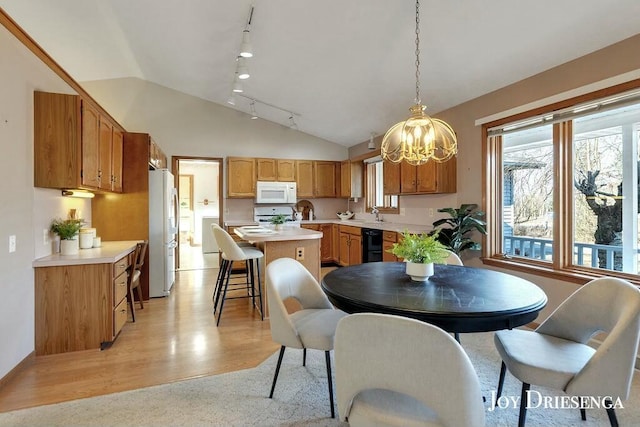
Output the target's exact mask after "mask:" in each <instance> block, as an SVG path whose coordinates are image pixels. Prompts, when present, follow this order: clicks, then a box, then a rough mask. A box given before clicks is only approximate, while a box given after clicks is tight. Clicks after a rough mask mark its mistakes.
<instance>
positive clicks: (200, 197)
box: [180, 162, 220, 245]
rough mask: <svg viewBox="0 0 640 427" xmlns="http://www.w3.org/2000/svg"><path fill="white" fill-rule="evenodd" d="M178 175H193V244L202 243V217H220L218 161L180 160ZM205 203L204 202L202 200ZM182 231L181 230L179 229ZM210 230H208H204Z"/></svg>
mask: <svg viewBox="0 0 640 427" xmlns="http://www.w3.org/2000/svg"><path fill="white" fill-rule="evenodd" d="M180 163H181V164H180V175H193V212H192V221H193V222H192V224H193V230H192V231H193V242H192V243H193V244H194V245H201V244H202V217H205V216H206V217H220V206H218V182H219V181H218V180H219V179H220V176H219V174H220V171H219V167H218V163H215V162H210V163H193V162H180ZM205 199H206V200H207V202H208V203H207V204H206V205H205V204H204V200H205ZM181 231H182V230H181ZM206 231H207V232H210V230H206Z"/></svg>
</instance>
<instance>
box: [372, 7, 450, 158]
mask: <svg viewBox="0 0 640 427" xmlns="http://www.w3.org/2000/svg"><path fill="white" fill-rule="evenodd" d="M415 103H416V104H415V105H414V106H413V107H411V108H410V109H409V111H410V112H411V115H410V116H409V118H408V119H407V120H405V121H403V122H399V123H396V124H395V125H393V126H391V128H390V129H389V130H388V131H387V133H386V134H385V135H384V138H382V146H381V148H380V151H381V154H382V158H383V159H384V160H389V161H391V162H394V163H398V162H401V161H405V162H407V163H409V164H412V165H416V166H418V165H421V164H424V163H426V162H428V161H430V160H433V161H436V162H446V161H447V160H449V159H450V158H452V157H453V156H455V155H456V154H457V153H458V141H457V138H456V134H455V132H454V131H453V129H452V128H451V126H449V125H448V124H447V123H445V122H444V121H442V120H439V119H434V118H431V117H429V116H428V115H427V114H426V113H425V110H426V108H427V107H426V105H422V100H421V99H420V0H416V99H415Z"/></svg>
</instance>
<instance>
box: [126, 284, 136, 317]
mask: <svg viewBox="0 0 640 427" xmlns="http://www.w3.org/2000/svg"><path fill="white" fill-rule="evenodd" d="M127 299H128V300H129V308H130V309H131V319H132V321H133V323H135V322H136V308H135V306H134V305H133V292H131V288H129V289H128V290H127Z"/></svg>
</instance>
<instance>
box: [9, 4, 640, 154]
mask: <svg viewBox="0 0 640 427" xmlns="http://www.w3.org/2000/svg"><path fill="white" fill-rule="evenodd" d="M252 6H254V11H253V16H252V21H251V26H250V32H251V37H252V45H253V51H254V57H253V58H250V59H249V60H248V62H247V63H248V67H249V70H250V73H251V77H250V78H249V79H248V80H245V81H244V93H243V95H244V96H246V97H248V98H252V99H256V100H257V102H256V103H255V109H256V113H257V115H258V116H259V117H260V118H263V119H265V120H270V121H273V122H276V123H280V124H283V125H285V126H286V125H288V124H289V116H290V113H294V118H295V122H296V124H297V127H298V129H299V130H300V131H302V132H306V133H308V134H311V135H315V136H318V137H321V138H324V139H327V140H329V141H332V142H335V143H338V144H342V145H344V146H347V147H349V146H352V145H355V144H357V143H360V142H362V141H365V140H367V139H368V138H369V136H370V134H371V132H374V133H375V134H376V135H379V134H383V133H384V132H385V131H386V129H388V128H389V127H390V126H391V125H392V124H394V123H396V122H398V121H400V120H404V119H405V118H406V116H407V115H408V108H409V107H410V106H411V105H412V104H413V101H414V98H415V34H414V30H415V2H414V1H413V0H322V1H311V0H253V1H251V0H182V1H180V0H0V7H2V8H3V9H4V10H5V12H7V13H8V14H9V15H10V16H11V17H12V18H13V19H14V20H15V21H16V22H17V23H18V24H19V25H20V26H22V27H23V28H24V29H25V31H27V33H29V34H30V35H31V36H32V37H33V38H34V39H35V40H36V42H38V43H39V44H40V45H41V46H42V47H43V48H44V49H45V50H46V51H47V52H48V53H49V54H50V55H51V56H52V57H53V58H54V59H55V60H56V61H57V62H58V63H59V64H60V65H61V66H62V67H63V68H64V69H65V70H66V71H67V72H69V74H71V75H72V76H73V77H74V78H75V79H76V80H77V81H79V82H83V81H93V80H103V79H114V78H123V77H136V78H140V79H144V80H147V81H151V82H154V83H157V84H160V85H163V86H166V87H169V88H172V89H175V90H179V91H181V92H184V93H187V94H189V95H193V96H197V97H199V98H203V99H206V100H209V101H212V102H215V103H218V104H221V105H225V106H227V107H229V108H235V109H238V110H241V111H244V112H247V113H249V112H250V105H249V104H250V100H249V99H247V98H243V97H236V104H235V106H232V105H229V104H228V103H227V100H228V99H229V96H230V95H231V88H232V83H233V80H234V74H235V70H236V57H237V55H238V52H239V48H240V44H241V41H242V32H243V30H244V29H245V27H246V24H247V20H248V18H249V12H250V10H251V7H252ZM638 16H640V1H638V0H606V1H603V0H560V1H559V0H537V1H529V2H522V1H513V0H484V1H478V0H457V1H445V0H422V2H421V6H420V22H421V24H420V60H421V66H420V72H421V74H420V88H421V97H422V101H423V103H425V104H427V105H428V107H429V108H428V110H427V111H428V113H430V114H432V115H434V114H436V113H437V112H439V111H442V110H444V109H447V108H449V107H452V106H455V105H457V104H460V103H462V102H465V101H467V100H470V99H473V98H476V97H478V96H480V95H483V94H485V93H488V92H491V91H493V90H496V89H498V88H501V87H504V86H506V85H509V84H511V83H514V82H516V81H519V80H521V79H523V78H526V77H529V76H532V75H534V74H537V73H539V72H541V71H544V70H547V69H549V68H551V67H554V66H556V65H560V64H562V63H565V62H567V61H570V60H572V59H575V58H578V57H580V56H583V55H585V54H587V53H590V52H593V51H595V50H598V49H600V48H603V47H605V46H608V45H610V44H613V43H615V42H618V41H620V40H623V39H625V38H628V37H630V36H632V35H635V34H636V33H638Z"/></svg>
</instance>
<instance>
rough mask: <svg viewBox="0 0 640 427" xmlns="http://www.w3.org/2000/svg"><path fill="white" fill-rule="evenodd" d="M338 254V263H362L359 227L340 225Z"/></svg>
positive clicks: (344, 264) (344, 265) (343, 264)
mask: <svg viewBox="0 0 640 427" xmlns="http://www.w3.org/2000/svg"><path fill="white" fill-rule="evenodd" d="M339 227H340V229H339V231H340V235H339V239H340V256H339V258H338V264H340V265H342V266H343V267H346V266H347V265H354V264H362V231H361V229H360V227H354V226H351V225H340V226H339Z"/></svg>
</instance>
